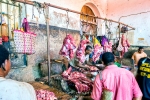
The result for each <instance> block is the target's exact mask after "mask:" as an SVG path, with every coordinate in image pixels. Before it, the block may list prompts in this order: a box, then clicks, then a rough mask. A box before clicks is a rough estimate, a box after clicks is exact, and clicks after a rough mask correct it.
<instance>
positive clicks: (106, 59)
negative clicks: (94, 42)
mask: <svg viewBox="0 0 150 100" xmlns="http://www.w3.org/2000/svg"><path fill="white" fill-rule="evenodd" d="M114 61H115V57H114V55H113V53H111V52H105V53H104V54H103V55H102V62H103V64H104V65H105V66H108V65H110V64H112V63H114Z"/></svg>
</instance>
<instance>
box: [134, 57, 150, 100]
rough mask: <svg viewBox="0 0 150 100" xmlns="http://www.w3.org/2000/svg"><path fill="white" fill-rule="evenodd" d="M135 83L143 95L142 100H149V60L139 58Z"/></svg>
mask: <svg viewBox="0 0 150 100" xmlns="http://www.w3.org/2000/svg"><path fill="white" fill-rule="evenodd" d="M137 82H138V84H139V86H140V88H141V91H142V93H143V98H142V100H150V58H147V57H144V58H141V59H140V60H139V62H138V73H137Z"/></svg>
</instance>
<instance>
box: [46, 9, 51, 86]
mask: <svg viewBox="0 0 150 100" xmlns="http://www.w3.org/2000/svg"><path fill="white" fill-rule="evenodd" d="M46 13H47V14H46V15H47V16H46V17H45V19H46V28H47V29H46V30H47V55H48V84H49V85H50V76H51V66H50V63H51V62H50V50H49V48H50V41H49V40H50V39H49V37H50V31H49V19H48V18H49V8H47V10H46Z"/></svg>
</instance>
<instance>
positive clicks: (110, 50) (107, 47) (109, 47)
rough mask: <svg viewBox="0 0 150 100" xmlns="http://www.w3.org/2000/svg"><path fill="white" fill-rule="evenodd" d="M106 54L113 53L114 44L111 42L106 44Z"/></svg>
mask: <svg viewBox="0 0 150 100" xmlns="http://www.w3.org/2000/svg"><path fill="white" fill-rule="evenodd" d="M104 52H112V43H111V42H105V44H104Z"/></svg>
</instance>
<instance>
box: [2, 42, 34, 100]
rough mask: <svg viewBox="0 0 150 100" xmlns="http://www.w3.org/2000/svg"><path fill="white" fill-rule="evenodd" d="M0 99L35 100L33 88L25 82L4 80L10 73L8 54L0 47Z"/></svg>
mask: <svg viewBox="0 0 150 100" xmlns="http://www.w3.org/2000/svg"><path fill="white" fill-rule="evenodd" d="M0 66H1V67H0V90H1V91H0V99H1V100H36V94H35V91H34V88H33V87H32V86H31V85H30V84H28V83H25V82H19V81H15V80H12V79H6V78H5V76H7V74H8V73H9V71H10V69H11V68H10V66H11V63H10V59H9V52H8V51H7V50H6V49H5V48H4V47H3V46H2V45H0Z"/></svg>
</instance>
